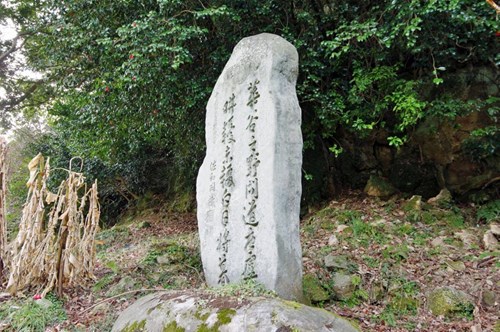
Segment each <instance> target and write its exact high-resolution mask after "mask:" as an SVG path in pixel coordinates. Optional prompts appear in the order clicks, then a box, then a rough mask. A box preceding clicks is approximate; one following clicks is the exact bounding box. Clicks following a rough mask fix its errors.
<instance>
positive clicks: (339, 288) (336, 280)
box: [332, 272, 356, 301]
mask: <svg viewBox="0 0 500 332" xmlns="http://www.w3.org/2000/svg"><path fill="white" fill-rule="evenodd" d="M332 281H333V287H332V290H333V295H334V297H335V298H336V299H337V300H341V301H342V300H347V299H349V298H350V297H351V296H352V294H353V293H354V291H355V290H356V285H355V284H354V283H353V276H352V275H349V274H344V273H341V272H336V273H334V274H333V277H332Z"/></svg>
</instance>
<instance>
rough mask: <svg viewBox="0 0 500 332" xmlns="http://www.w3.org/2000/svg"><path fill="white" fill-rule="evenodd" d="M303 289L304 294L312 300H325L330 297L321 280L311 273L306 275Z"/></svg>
mask: <svg viewBox="0 0 500 332" xmlns="http://www.w3.org/2000/svg"><path fill="white" fill-rule="evenodd" d="M303 289H304V295H305V296H306V297H307V298H308V299H309V300H310V301H311V302H323V301H327V300H328V299H329V298H330V294H328V292H327V291H326V290H325V289H324V288H323V287H322V286H321V283H320V282H319V280H318V279H317V278H316V277H315V276H313V275H311V274H306V275H305V276H304V279H303Z"/></svg>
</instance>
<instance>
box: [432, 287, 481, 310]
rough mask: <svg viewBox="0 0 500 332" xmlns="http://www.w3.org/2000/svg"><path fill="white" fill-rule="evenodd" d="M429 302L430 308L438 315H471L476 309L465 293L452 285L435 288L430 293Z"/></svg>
mask: <svg viewBox="0 0 500 332" xmlns="http://www.w3.org/2000/svg"><path fill="white" fill-rule="evenodd" d="M427 303H428V306H429V310H430V311H431V312H432V314H434V315H436V316H439V315H443V316H447V317H451V316H461V317H469V316H470V314H471V313H472V311H473V310H474V305H473V304H472V303H471V302H470V301H469V299H468V298H467V295H466V294H465V293H463V292H461V291H458V290H456V289H453V288H450V287H443V288H438V289H436V290H434V291H433V292H432V293H430V294H429V297H428V299H427Z"/></svg>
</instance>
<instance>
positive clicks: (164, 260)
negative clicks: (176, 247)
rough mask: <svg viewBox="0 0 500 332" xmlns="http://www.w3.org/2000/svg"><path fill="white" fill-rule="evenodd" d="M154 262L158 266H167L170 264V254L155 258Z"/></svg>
mask: <svg viewBox="0 0 500 332" xmlns="http://www.w3.org/2000/svg"><path fill="white" fill-rule="evenodd" d="M156 262H157V263H158V264H160V265H168V264H170V254H165V255H161V256H158V257H156Z"/></svg>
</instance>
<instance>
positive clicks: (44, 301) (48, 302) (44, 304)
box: [35, 299, 52, 309]
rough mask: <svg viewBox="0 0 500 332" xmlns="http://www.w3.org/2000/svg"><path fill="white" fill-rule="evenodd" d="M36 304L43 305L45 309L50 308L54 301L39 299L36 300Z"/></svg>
mask: <svg viewBox="0 0 500 332" xmlns="http://www.w3.org/2000/svg"><path fill="white" fill-rule="evenodd" d="M35 304H36V305H38V306H40V307H42V308H43V309H48V308H50V307H52V302H50V301H49V300H47V299H39V300H36V301H35Z"/></svg>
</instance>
